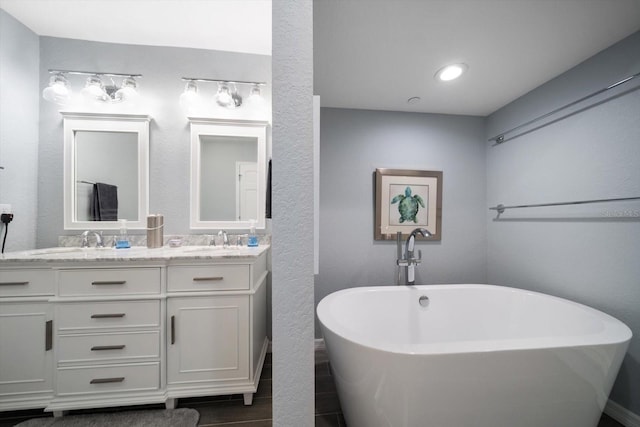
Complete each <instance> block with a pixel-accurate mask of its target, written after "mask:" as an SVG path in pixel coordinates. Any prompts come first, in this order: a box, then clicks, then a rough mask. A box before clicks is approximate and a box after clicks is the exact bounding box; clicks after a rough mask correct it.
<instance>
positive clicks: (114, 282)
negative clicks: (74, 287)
mask: <svg viewBox="0 0 640 427" xmlns="http://www.w3.org/2000/svg"><path fill="white" fill-rule="evenodd" d="M125 283H127V281H126V280H98V281H95V282H91V284H92V285H96V286H98V285H124V284H125Z"/></svg>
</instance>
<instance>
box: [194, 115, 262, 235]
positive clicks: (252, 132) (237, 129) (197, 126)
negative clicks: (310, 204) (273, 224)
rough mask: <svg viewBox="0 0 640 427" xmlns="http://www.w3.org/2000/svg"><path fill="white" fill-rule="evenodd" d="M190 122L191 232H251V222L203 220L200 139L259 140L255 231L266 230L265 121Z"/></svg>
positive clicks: (202, 119)
mask: <svg viewBox="0 0 640 427" xmlns="http://www.w3.org/2000/svg"><path fill="white" fill-rule="evenodd" d="M189 122H190V123H191V194H190V208H191V209H190V211H191V213H190V228H191V229H192V230H212V229H216V230H222V229H224V230H241V229H247V230H248V229H249V227H250V225H251V224H250V222H249V221H203V220H201V219H200V137H201V136H235V137H251V138H256V139H257V143H258V147H257V149H258V211H259V212H262V214H261V215H258V216H259V217H258V218H256V229H258V230H264V228H265V215H264V214H265V208H266V205H265V198H266V188H267V186H266V179H267V174H266V166H267V126H268V125H269V122H267V121H263V120H223V119H212V118H201V117H189Z"/></svg>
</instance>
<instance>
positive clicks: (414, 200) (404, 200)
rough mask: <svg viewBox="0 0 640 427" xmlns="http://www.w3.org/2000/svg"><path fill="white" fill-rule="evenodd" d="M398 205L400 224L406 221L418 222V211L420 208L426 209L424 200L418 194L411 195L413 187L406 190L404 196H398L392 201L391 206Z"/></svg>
mask: <svg viewBox="0 0 640 427" xmlns="http://www.w3.org/2000/svg"><path fill="white" fill-rule="evenodd" d="M394 203H398V212H400V223H401V224H402V223H403V222H405V221H413V222H415V223H417V222H418V218H417V215H418V210H419V209H420V206H422V207H423V208H424V200H423V199H422V197H420V196H418V195H417V194H415V195H413V196H412V195H411V187H409V186H407V187H406V188H405V189H404V194H398V195H397V196H395V197H394V198H393V199H391V204H394Z"/></svg>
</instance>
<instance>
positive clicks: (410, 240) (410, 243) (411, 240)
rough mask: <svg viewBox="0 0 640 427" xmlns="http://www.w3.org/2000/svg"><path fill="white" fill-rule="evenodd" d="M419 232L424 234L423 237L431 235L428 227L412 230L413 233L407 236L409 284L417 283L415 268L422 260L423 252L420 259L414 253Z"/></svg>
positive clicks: (406, 251) (406, 258) (405, 253)
mask: <svg viewBox="0 0 640 427" xmlns="http://www.w3.org/2000/svg"><path fill="white" fill-rule="evenodd" d="M418 234H422V236H423V237H429V236H431V233H430V232H429V230H427V229H426V228H416V229H414V230H413V231H412V232H411V234H409V237H407V242H406V243H405V248H404V258H405V259H404V260H405V262H406V264H405V265H406V267H407V285H415V268H416V265H418V264H420V261H421V259H422V254H420V256H419V257H418V259H416V258H415V257H414V255H413V249H414V246H415V242H416V236H417V235H418Z"/></svg>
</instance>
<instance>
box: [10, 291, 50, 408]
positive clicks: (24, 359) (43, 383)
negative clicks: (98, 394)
mask: <svg viewBox="0 0 640 427" xmlns="http://www.w3.org/2000/svg"><path fill="white" fill-rule="evenodd" d="M51 319H52V310H51V306H50V305H49V304H48V303H46V302H29V303H5V302H3V303H1V304H0V406H2V400H3V397H2V396H5V395H11V394H21V395H23V396H28V395H29V394H31V393H49V394H51V393H53V382H52V378H53V364H52V363H53V348H52V347H53V344H52V339H53V337H52V333H53V332H52V323H51ZM33 397H35V396H33ZM15 409H20V408H15Z"/></svg>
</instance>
